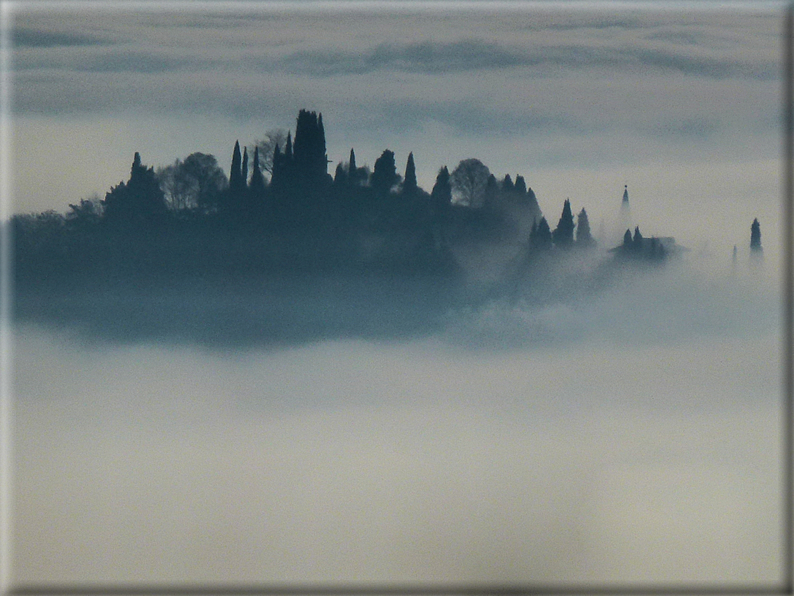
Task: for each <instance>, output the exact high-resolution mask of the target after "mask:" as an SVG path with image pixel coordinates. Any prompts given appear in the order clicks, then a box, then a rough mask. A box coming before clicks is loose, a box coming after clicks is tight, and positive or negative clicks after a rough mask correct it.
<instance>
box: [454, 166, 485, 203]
mask: <svg viewBox="0 0 794 596" xmlns="http://www.w3.org/2000/svg"><path fill="white" fill-rule="evenodd" d="M490 175H491V172H490V170H489V169H488V166H486V165H485V164H484V163H482V162H481V161H480V160H479V159H474V158H470V159H464V160H463V161H461V162H460V163H459V164H458V166H457V167H456V168H455V169H454V170H453V172H452V174H450V182H451V184H452V196H453V198H454V199H455V202H458V203H462V204H464V205H468V206H469V207H482V206H483V203H484V201H485V189H486V187H487V186H488V177H489V176H490Z"/></svg>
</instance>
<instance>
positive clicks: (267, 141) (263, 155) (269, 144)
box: [249, 128, 287, 175]
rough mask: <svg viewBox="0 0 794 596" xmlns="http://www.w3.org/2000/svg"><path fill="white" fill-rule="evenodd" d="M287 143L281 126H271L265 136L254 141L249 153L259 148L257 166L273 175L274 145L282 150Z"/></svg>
mask: <svg viewBox="0 0 794 596" xmlns="http://www.w3.org/2000/svg"><path fill="white" fill-rule="evenodd" d="M286 143H287V131H286V130H284V129H283V128H272V129H270V130H268V131H267V132H266V133H265V138H263V139H261V140H257V141H254V144H253V145H252V146H251V150H250V151H249V153H253V152H254V150H255V149H257V148H258V149H259V167H260V169H262V170H263V171H265V172H267V173H268V174H270V175H273V153H274V151H275V150H276V145H278V146H279V148H280V149H281V150H282V151H284V145H285V144H286Z"/></svg>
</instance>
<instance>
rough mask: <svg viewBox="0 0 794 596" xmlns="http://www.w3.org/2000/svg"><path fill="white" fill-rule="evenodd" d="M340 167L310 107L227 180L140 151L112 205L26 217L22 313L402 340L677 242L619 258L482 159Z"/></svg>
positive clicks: (643, 242)
mask: <svg viewBox="0 0 794 596" xmlns="http://www.w3.org/2000/svg"><path fill="white" fill-rule="evenodd" d="M328 169H329V160H328V157H327V150H326V140H325V125H324V122H323V116H322V114H317V113H315V112H311V111H307V110H300V113H299V114H298V117H297V121H296V125H295V132H294V136H293V134H292V131H283V130H276V131H270V132H269V133H268V134H267V136H266V138H265V139H264V140H260V141H257V142H255V143H254V144H253V145H251V146H250V151H249V147H248V146H243V147H241V146H240V143H239V141H238V142H236V143H235V144H234V147H233V149H232V150H231V160H230V167H229V170H228V176H227V174H226V172H225V171H224V169H223V168H222V167H221V166H220V165H219V163H218V160H217V159H216V158H215V157H214V156H212V155H207V154H203V153H192V154H190V155H188V156H187V157H186V158H185V159H184V160H181V159H177V160H176V161H175V162H174V163H173V164H170V165H168V166H165V167H161V168H158V169H157V170H155V169H154V168H153V167H150V166H147V165H145V164H144V162H143V160H142V158H141V156H140V154H139V153H135V155H134V157H133V161H132V166H131V168H130V174H129V178H128V179H127V180H125V181H121V182H119V184H118V185H116V186H114V187H113V188H111V189H110V190H108V191H107V193H106V194H105V197H104V199H101V200H100V199H93V200H85V199H84V200H81V201H80V202H79V203H77V204H72V205H69V210H68V211H67V212H66V213H65V214H59V213H57V212H54V211H48V212H44V213H37V214H29V215H17V216H14V217H13V218H12V220H11V222H10V226H11V230H12V234H13V248H14V251H15V255H14V264H15V268H14V280H15V283H16V296H17V313H18V315H19V316H20V317H21V318H22V319H25V318H30V319H37V318H39V319H40V318H44V319H48V320H55V321H62V322H67V323H73V322H75V321H77V322H79V323H81V324H85V325H89V326H95V327H100V328H102V329H104V330H107V329H116V331H117V332H118V334H119V335H120V336H127V335H129V334H130V333H133V334H134V333H135V332H138V331H141V330H143V329H146V328H147V325H148V326H152V325H153V329H160V330H161V331H162V330H163V329H166V328H167V329H170V330H171V331H172V332H174V331H177V330H179V329H184V328H186V327H190V326H193V327H194V328H199V327H201V329H202V331H201V333H210V334H213V333H215V334H223V333H224V332H225V329H228V327H229V325H232V326H236V327H237V328H239V329H240V330H242V329H245V330H246V333H250V334H252V336H257V335H259V336H261V335H267V336H268V337H271V338H273V337H279V336H281V335H284V336H285V337H286V336H293V335H294V334H295V333H296V329H303V330H304V331H305V335H306V337H312V336H315V335H317V334H318V333H319V334H320V335H322V334H323V333H328V334H332V335H336V334H339V333H343V331H345V332H351V333H353V334H354V335H368V334H376V335H377V334H378V333H379V332H381V331H383V330H384V329H388V330H389V331H388V332H389V333H390V334H391V333H395V332H397V331H398V330H399V331H400V332H404V331H407V330H410V329H412V328H428V327H431V326H432V325H433V324H435V323H436V322H437V321H438V320H439V319H440V317H442V316H443V313H445V312H446V311H447V310H448V309H449V308H450V307H451V306H455V305H460V304H471V303H472V300H475V301H476V300H481V299H483V298H484V297H485V298H490V297H493V296H494V295H496V296H502V297H504V296H506V297H508V298H510V299H523V300H530V301H533V302H543V301H547V300H560V299H565V298H566V297H571V296H577V295H581V294H582V293H583V292H591V291H594V290H596V289H598V288H599V287H603V285H604V284H607V283H609V279H611V277H612V275H613V274H614V270H615V269H616V267H614V265H615V264H621V263H642V264H643V265H646V264H649V263H651V264H658V263H661V262H663V261H664V260H665V259H666V258H667V256H668V255H667V250H668V246H669V244H666V243H665V239H643V238H642V236H641V234H640V232H639V229H636V230H635V233H634V236H632V235H631V233H630V232H629V231H627V232H626V234H627V236H626V239H625V242H624V244H623V245H622V246H618V247H617V248H615V249H614V250H613V252H614V254H613V255H612V258H611V259H609V263H607V265H606V266H605V265H604V262H605V260H604V258H603V257H604V255H605V251H603V250H602V251H596V250H594V248H595V247H596V241H595V240H594V238H593V235H592V233H591V229H590V223H589V220H588V216H587V212H586V211H585V209H584V208H582V209H581V210H580V211H579V212H578V215H577V216H576V217H575V216H574V214H573V210H572V207H571V204H570V201H569V200H566V201H565V202H564V204H563V206H562V212H561V215H560V216H559V219H558V221H557V224H556V227H555V228H554V229H552V228H551V226H550V224H549V221H548V220H547V218H546V217H544V215H543V214H542V213H541V210H540V208H539V206H538V202H537V198H536V196H535V193H534V192H533V190H532V188H531V187H529V186H528V185H527V182H526V180H525V178H524V177H523V176H522V175H520V174H519V175H516V176H515V179H513V178H512V177H511V176H510V175H509V174H508V175H505V176H504V177H503V178H501V179H498V178H497V177H496V176H495V175H494V174H493V173H492V172H491V171H490V170H489V168H488V167H487V166H486V165H485V164H484V163H483V162H481V161H480V160H479V159H476V158H469V159H464V160H462V161H461V162H460V163H458V164H457V165H456V166H455V167H454V168H453V169H452V170H451V171H450V169H449V167H448V166H447V165H444V166H442V167H440V168H439V169H438V171H437V175H436V177H435V182H434V184H433V187H432V188H431V189H430V190H429V191H428V190H426V189H423V188H421V187H420V186H419V184H418V181H417V176H416V162H415V158H414V155H413V153H409V154H408V156H407V159H406V162H405V164H404V166H402V167H398V163H397V158H396V156H395V154H394V152H393V151H391V150H389V149H385V150H383V152H382V153H381V154H380V156H378V157H377V159H376V160H375V161H374V166H373V168H372V169H371V170H370V169H369V168H368V167H366V166H364V167H362V166H359V165H358V164H357V156H356V153H355V149H354V148H351V149H350V153H349V159H348V160H347V161H344V162H341V163H338V164H337V165H336V166H335V168H334V174H333V175H331V174H330V173H329V171H328ZM754 225H755V224H754ZM753 234H754V235H753V242H755V243H756V245H757V246H758V247H760V231H758V230H757V229H755V228H754V231H753ZM754 246H755V245H754ZM595 255H600V256H599V257H596V256H595ZM236 299H239V301H240V304H243V303H244V304H245V307H242V306H240V305H239V304H238V305H237V306H235V302H234V300H236ZM152 300H154V301H155V303H156V308H155V307H152V309H154V310H152V311H151V312H150V313H149V314H148V315H147V316H146V317H144V318H143V319H142V320H137V319H134V318H133V319H129V320H127V321H126V322H125V317H128V315H129V313H130V312H131V311H135V310H136V309H137V310H138V311H139V310H140V309H141V308H142V306H141V305H143V304H150V305H151V303H152ZM251 305H257V306H256V308H257V309H259V310H258V311H257V312H258V314H252V310H251V308H250V307H251ZM238 307H239V309H238V310H239V312H238V313H237V314H234V313H235V308H238ZM155 311H156V313H157V314H156V316H150V315H153V313H154V312H155ZM207 313H213V314H212V316H211V317H208V316H207ZM295 313H302V314H300V315H299V316H298V318H296V316H295ZM219 314H220V316H217V315H219ZM253 321H258V322H257V323H253ZM213 329H214V331H213ZM287 329H289V330H287Z"/></svg>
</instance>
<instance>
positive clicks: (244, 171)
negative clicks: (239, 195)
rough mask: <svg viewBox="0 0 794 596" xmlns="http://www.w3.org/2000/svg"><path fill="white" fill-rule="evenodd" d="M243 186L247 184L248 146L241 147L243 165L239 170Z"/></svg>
mask: <svg viewBox="0 0 794 596" xmlns="http://www.w3.org/2000/svg"><path fill="white" fill-rule="evenodd" d="M241 177H242V179H243V186H248V147H244V148H243V167H242V172H241Z"/></svg>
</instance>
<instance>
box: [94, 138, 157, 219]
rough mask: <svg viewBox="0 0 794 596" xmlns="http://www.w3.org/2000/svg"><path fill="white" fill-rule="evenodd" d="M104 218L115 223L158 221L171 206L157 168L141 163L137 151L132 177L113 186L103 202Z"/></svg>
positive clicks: (133, 162) (131, 171)
mask: <svg viewBox="0 0 794 596" xmlns="http://www.w3.org/2000/svg"><path fill="white" fill-rule="evenodd" d="M102 206H103V208H104V213H103V217H104V218H105V219H106V220H108V221H112V222H114V223H119V224H130V223H135V222H138V223H155V222H157V221H162V220H163V219H164V218H165V217H166V215H167V213H168V207H167V205H166V202H165V196H164V195H163V191H162V189H161V188H160V181H159V180H158V179H157V176H156V174H155V173H154V168H147V167H146V166H144V165H142V164H141V155H140V153H138V152H137V151H136V152H135V156H134V157H133V161H132V168H131V169H130V179H129V181H127V183H126V184H125V183H124V182H121V183H120V184H119V185H118V186H115V187H114V188H112V189H111V190H110V191H109V192H108V193H107V194H106V195H105V199H104V200H103V201H102Z"/></svg>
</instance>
